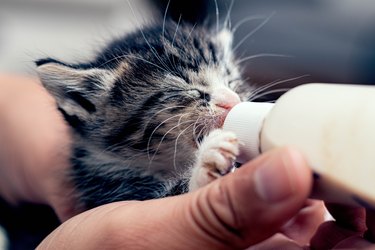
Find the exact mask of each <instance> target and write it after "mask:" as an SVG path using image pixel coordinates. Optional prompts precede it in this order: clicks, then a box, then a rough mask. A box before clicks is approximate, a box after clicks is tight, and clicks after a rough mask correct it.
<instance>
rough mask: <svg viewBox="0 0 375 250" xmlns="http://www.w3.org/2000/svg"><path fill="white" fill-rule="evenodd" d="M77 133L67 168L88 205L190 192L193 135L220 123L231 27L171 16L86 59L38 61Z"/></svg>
mask: <svg viewBox="0 0 375 250" xmlns="http://www.w3.org/2000/svg"><path fill="white" fill-rule="evenodd" d="M37 65H38V73H39V76H40V78H41V81H42V82H43V85H44V86H45V87H46V88H47V90H48V91H49V92H50V93H51V94H52V95H53V96H54V97H55V99H56V101H57V105H58V109H59V110H60V112H61V113H62V114H63V116H64V118H65V120H66V121H67V123H68V124H69V125H70V126H71V127H72V129H73V131H74V138H73V150H72V158H71V162H72V165H73V167H72V169H71V172H70V173H69V175H70V177H71V179H72V181H73V183H74V185H75V187H76V189H77V191H78V195H79V199H80V201H81V202H82V204H83V205H84V206H85V207H86V208H91V207H95V206H98V205H102V204H105V203H109V202H113V201H119V200H134V199H135V200H146V199H153V198H158V197H165V196H169V195H174V194H179V193H183V192H186V191H187V190H186V189H187V187H186V185H187V182H188V180H189V171H190V168H191V166H192V165H193V164H194V162H195V158H196V151H197V148H198V145H199V140H200V139H201V138H202V137H203V136H204V135H206V134H207V133H208V132H209V131H210V130H212V129H214V128H217V127H220V125H221V122H222V121H221V120H220V119H221V118H219V114H217V113H215V112H217V111H215V110H213V109H212V103H211V102H212V91H213V88H214V86H215V84H218V83H217V82H216V80H215V81H213V80H212V79H219V80H217V81H220V84H223V85H225V86H226V87H229V88H232V89H234V88H236V87H238V85H239V84H240V83H241V80H240V74H239V70H238V68H237V66H236V65H235V63H234V61H233V55H232V52H231V37H230V32H229V31H228V30H226V29H224V30H222V31H220V32H219V33H218V32H217V31H216V30H215V31H211V30H210V29H207V28H205V27H193V26H191V25H188V24H182V23H179V24H178V23H175V22H173V21H167V22H165V23H160V24H156V25H152V26H149V27H146V28H143V29H142V30H138V31H135V32H133V33H131V34H128V35H126V36H124V37H122V38H120V39H118V40H115V41H113V42H112V43H110V44H109V45H108V46H107V47H106V48H104V49H103V50H102V51H101V52H100V53H99V54H98V55H97V57H96V58H95V59H94V60H92V61H90V62H88V63H84V64H75V65H71V64H66V63H62V62H59V61H57V60H54V59H43V60H39V61H38V62H37Z"/></svg>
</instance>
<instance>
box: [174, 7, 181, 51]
mask: <svg viewBox="0 0 375 250" xmlns="http://www.w3.org/2000/svg"><path fill="white" fill-rule="evenodd" d="M181 17H182V14H181V15H180V17H179V18H178V22H177V26H176V30H175V31H174V35H173V39H172V48H173V47H174V40H175V39H176V34H177V31H178V28H179V26H180V22H181Z"/></svg>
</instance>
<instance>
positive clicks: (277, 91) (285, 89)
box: [249, 88, 291, 101]
mask: <svg viewBox="0 0 375 250" xmlns="http://www.w3.org/2000/svg"><path fill="white" fill-rule="evenodd" d="M290 89H291V88H281V89H272V90H268V91H266V92H263V93H260V94H258V95H255V96H252V97H251V99H249V101H253V100H256V99H258V98H261V97H263V96H266V95H269V94H274V93H280V92H284V93H285V92H287V91H288V90H290Z"/></svg>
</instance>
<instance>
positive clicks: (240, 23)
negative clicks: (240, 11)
mask: <svg viewBox="0 0 375 250" xmlns="http://www.w3.org/2000/svg"><path fill="white" fill-rule="evenodd" d="M265 18H267V17H266V16H264V15H263V16H262V15H256V16H250V17H245V18H243V19H242V20H240V21H239V22H238V23H236V25H235V26H234V27H233V29H232V32H233V34H234V33H236V31H237V30H238V29H239V28H240V27H241V26H242V25H243V24H245V23H247V22H250V21H254V20H260V19H265Z"/></svg>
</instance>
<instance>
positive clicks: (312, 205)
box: [281, 200, 327, 245]
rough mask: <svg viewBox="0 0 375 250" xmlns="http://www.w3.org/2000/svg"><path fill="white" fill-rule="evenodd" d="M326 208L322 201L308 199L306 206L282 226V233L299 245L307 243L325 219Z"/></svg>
mask: <svg viewBox="0 0 375 250" xmlns="http://www.w3.org/2000/svg"><path fill="white" fill-rule="evenodd" d="M326 211H327V210H326V208H325V206H324V203H323V202H322V201H317V200H308V201H307V202H306V205H305V207H304V208H302V209H301V210H300V211H299V213H298V214H297V215H296V216H295V217H293V218H292V219H291V220H290V221H288V222H287V223H286V224H285V225H284V226H283V227H282V231H281V232H282V233H283V234H284V235H286V236H288V237H289V238H290V239H293V240H294V241H295V242H297V243H298V244H299V245H307V244H308V243H310V240H311V238H312V237H313V235H314V234H315V232H316V230H317V229H318V227H319V226H320V225H321V224H322V223H323V222H324V220H325V218H324V217H325V213H326Z"/></svg>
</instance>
